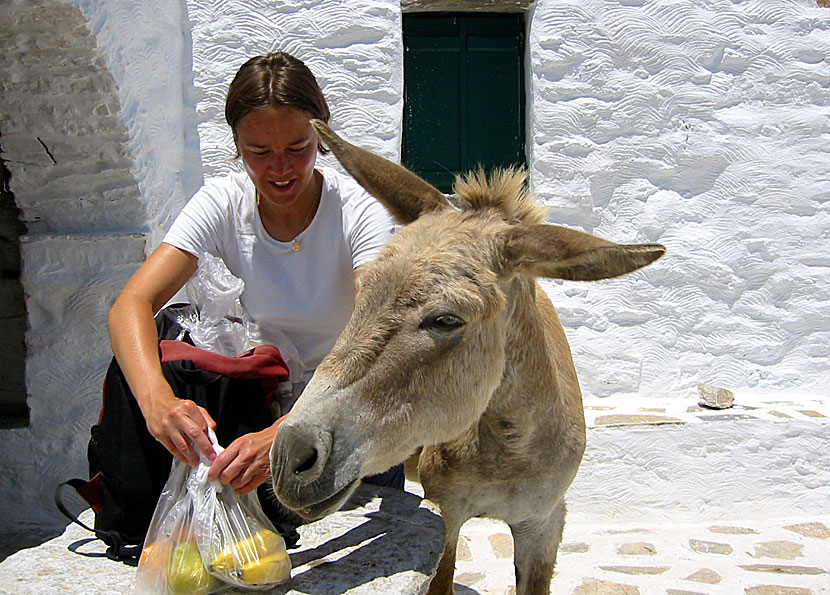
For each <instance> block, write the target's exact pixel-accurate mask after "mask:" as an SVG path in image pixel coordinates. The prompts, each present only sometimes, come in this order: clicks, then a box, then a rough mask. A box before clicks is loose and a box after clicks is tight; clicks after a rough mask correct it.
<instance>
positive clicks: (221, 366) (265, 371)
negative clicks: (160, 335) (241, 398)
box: [159, 340, 288, 393]
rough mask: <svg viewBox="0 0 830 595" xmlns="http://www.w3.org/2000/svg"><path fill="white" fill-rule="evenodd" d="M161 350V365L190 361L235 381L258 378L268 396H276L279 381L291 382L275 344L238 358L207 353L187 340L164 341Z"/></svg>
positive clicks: (250, 351)
mask: <svg viewBox="0 0 830 595" xmlns="http://www.w3.org/2000/svg"><path fill="white" fill-rule="evenodd" d="M159 347H160V348H161V361H162V363H164V362H173V361H181V360H190V361H192V362H193V364H194V365H195V366H196V367H198V368H199V369H201V370H206V371H208V372H216V373H217V374H223V375H225V376H230V377H232V378H259V379H261V380H262V383H263V386H264V387H265V390H266V393H273V392H274V391H276V390H277V385H278V384H279V383H280V382H283V381H285V380H288V366H287V365H286V364H285V360H284V359H282V354H281V353H280V350H279V349H277V348H276V347H274V346H273V345H260V346H259V347H254V348H253V349H250V350H248V351H246V352H245V353H242V354H240V355H237V356H236V357H230V356H227V355H221V354H219V353H213V352H212V351H205V350H204V349H199V348H198V347H195V346H193V345H191V344H189V343H185V342H184V341H169V340H164V341H160V342H159Z"/></svg>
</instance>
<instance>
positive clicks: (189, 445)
mask: <svg viewBox="0 0 830 595" xmlns="http://www.w3.org/2000/svg"><path fill="white" fill-rule="evenodd" d="M145 403H146V405H145V406H144V407H142V408H141V409H142V411H141V412H142V414H143V415H144V419H145V420H146V421H147V429H148V430H149V431H150V434H152V435H153V437H154V438H155V439H156V440H158V441H159V442H161V443H162V444H163V445H164V447H165V448H166V449H167V450H169V451H170V453H171V454H172V455H173V456H174V457H176V458H177V459H178V460H180V461H182V462H183V463H187V464H188V465H194V466H195V465H198V464H199V453H198V452H197V449H198V450H200V451H202V452H203V453H204V454H205V455H206V456H207V458H208V460H210V461H212V460H213V459H215V458H216V453H215V452H214V451H213V445H212V444H211V443H210V439H209V438H208V428H211V429H213V430H215V429H216V422H215V421H213V419H212V418H211V417H210V414H208V412H207V410H205V409H204V408H203V407H200V406H199V405H197V404H196V403H194V402H193V401H190V400H188V399H180V398H178V397H176V396H175V395H174V394H173V392H172V390H170V388H169V386H168V387H167V390H166V391H160V392H159V393H157V394H156V395H154V397H153V398H151V399H148V400H147V401H145ZM145 408H146V410H145Z"/></svg>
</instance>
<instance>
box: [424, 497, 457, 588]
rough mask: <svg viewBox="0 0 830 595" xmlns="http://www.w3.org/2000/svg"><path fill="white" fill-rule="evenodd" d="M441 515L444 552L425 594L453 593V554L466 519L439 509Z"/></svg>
mask: <svg viewBox="0 0 830 595" xmlns="http://www.w3.org/2000/svg"><path fill="white" fill-rule="evenodd" d="M441 517H442V518H443V519H444V527H445V535H444V553H443V554H442V556H441V560H440V561H439V562H438V569H437V570H436V571H435V576H434V577H433V578H432V582H431V583H430V584H429V591H427V595H453V577H454V576H455V555H456V548H457V547H458V534H459V533H460V531H461V525H463V524H464V521H466V520H467V519H463V520H461V519H458V518H457V517H455V516H453V515H452V514H450V513H449V511H448V512H446V513H445V512H444V509H441Z"/></svg>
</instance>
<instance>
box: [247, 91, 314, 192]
mask: <svg viewBox="0 0 830 595" xmlns="http://www.w3.org/2000/svg"><path fill="white" fill-rule="evenodd" d="M233 136H234V140H235V141H236V148H237V150H238V151H239V155H240V157H242V161H243V163H244V164H245V169H246V171H247V172H248V175H249V176H250V177H251V180H252V181H253V182H254V186H256V189H257V190H258V191H259V195H260V201H262V200H265V201H267V202H268V203H269V204H271V205H272V206H281V207H290V206H298V205H299V204H302V203H304V202H305V201H307V200H313V199H314V198H316V197H314V196H313V194H314V192H315V191H316V190H315V184H313V183H312V180H313V175H314V163H315V161H316V159H317V143H318V139H317V133H316V132H315V131H314V128H312V126H311V123H310V122H309V117H308V114H307V113H306V112H305V111H303V110H301V109H299V108H297V107H290V106H281V107H276V108H266V109H255V110H253V111H251V112H250V113H248V114H247V115H246V116H245V117H244V118H242V120H240V121H239V124H238V125H237V126H236V129H235V130H234V133H233Z"/></svg>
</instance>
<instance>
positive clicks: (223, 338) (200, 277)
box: [178, 252, 305, 378]
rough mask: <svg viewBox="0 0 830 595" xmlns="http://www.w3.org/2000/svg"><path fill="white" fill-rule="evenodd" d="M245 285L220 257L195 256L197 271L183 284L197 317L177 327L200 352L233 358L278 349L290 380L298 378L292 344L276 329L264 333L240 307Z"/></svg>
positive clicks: (300, 370) (301, 367)
mask: <svg viewBox="0 0 830 595" xmlns="http://www.w3.org/2000/svg"><path fill="white" fill-rule="evenodd" d="M244 289H245V282H244V281H243V280H242V279H240V278H239V277H236V276H234V275H233V273H231V272H230V270H228V267H227V266H225V263H224V262H223V261H222V259H221V258H217V257H215V256H213V255H211V254H208V253H206V252H205V253H202V254H200V255H199V268H198V269H197V270H196V273H195V274H194V275H193V277H192V278H191V279H190V280H189V281H188V282H187V285H186V286H185V292H186V294H187V299H188V300H189V301H190V303H191V304H193V305H195V306H196V307H197V309H198V311H199V315H198V317H197V318H195V319H194V318H193V317H192V316H191V317H182V319H181V320H179V321H178V322H179V324H180V325H181V326H182V327H183V328H185V329H187V330H188V331H189V332H190V338H191V339H192V340H193V344H194V345H196V347H199V348H200V349H206V350H207V351H213V352H214V353H221V354H222V355H227V356H230V357H235V356H237V355H239V354H240V353H244V352H245V351H248V350H249V349H253V348H254V347H257V346H259V345H274V346H275V347H277V349H279V350H280V353H281V354H282V358H283V359H284V360H285V363H286V365H287V366H288V370H289V373H290V375H291V378H300V377H301V376H302V374H303V372H304V370H305V364H304V363H303V361H302V360H301V359H300V354H299V352H298V351H297V348H296V347H295V346H294V343H293V342H292V341H291V340H290V339H289V338H288V337H287V336H286V335H285V333H283V332H281V331H279V330H278V329H273V330H270V331H267V332H266V331H265V330H264V329H262V328H261V327H260V326H259V325H258V324H257V323H256V322H255V321H253V320H251V317H250V316H249V315H248V312H247V311H246V310H245V308H244V307H243V306H242V302H241V301H240V299H239V298H240V296H241V295H242V291H243V290H244Z"/></svg>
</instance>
